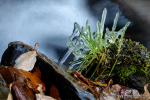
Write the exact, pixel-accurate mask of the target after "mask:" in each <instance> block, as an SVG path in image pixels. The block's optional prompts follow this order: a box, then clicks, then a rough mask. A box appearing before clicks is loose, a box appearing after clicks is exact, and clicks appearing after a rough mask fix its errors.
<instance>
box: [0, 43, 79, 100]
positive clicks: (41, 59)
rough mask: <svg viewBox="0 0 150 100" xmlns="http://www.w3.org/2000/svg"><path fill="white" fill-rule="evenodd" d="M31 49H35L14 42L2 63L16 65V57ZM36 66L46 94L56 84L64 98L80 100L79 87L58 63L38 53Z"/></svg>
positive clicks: (9, 46) (7, 50) (5, 53)
mask: <svg viewBox="0 0 150 100" xmlns="http://www.w3.org/2000/svg"><path fill="white" fill-rule="evenodd" d="M31 50H33V48H32V47H30V46H28V45H26V44H24V43H22V42H19V41H17V42H12V43H10V44H9V45H8V48H7V49H6V51H5V52H4V54H3V56H2V59H1V64H2V65H4V66H14V64H15V60H16V58H18V57H19V56H20V55H21V54H23V53H25V52H28V51H31ZM36 66H38V68H39V69H40V71H41V80H42V82H43V83H45V86H46V92H45V93H46V95H48V94H50V93H49V89H50V87H51V86H52V85H53V84H54V85H55V87H56V88H57V89H58V92H59V94H60V98H61V99H62V100H66V99H75V100H80V96H79V93H78V91H77V87H75V86H74V85H73V84H72V83H71V81H70V80H71V79H68V78H66V77H69V75H68V74H67V73H65V72H64V71H63V70H62V69H61V68H60V67H59V66H58V65H57V64H56V63H54V62H53V61H51V60H50V59H48V58H47V57H46V56H44V55H43V54H41V53H38V55H37V61H36V64H35V67H36ZM70 78H71V77H70Z"/></svg>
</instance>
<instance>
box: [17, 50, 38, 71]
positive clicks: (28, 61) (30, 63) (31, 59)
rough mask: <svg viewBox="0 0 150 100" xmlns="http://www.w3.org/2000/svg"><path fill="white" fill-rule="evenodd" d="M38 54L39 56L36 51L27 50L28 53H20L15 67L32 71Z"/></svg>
mask: <svg viewBox="0 0 150 100" xmlns="http://www.w3.org/2000/svg"><path fill="white" fill-rule="evenodd" d="M36 56H37V53H36V51H29V52H26V53H24V54H22V55H20V56H19V57H18V58H17V59H16V60H15V65H14V67H15V68H17V69H22V70H25V71H31V70H32V69H33V67H34V65H35V62H36Z"/></svg>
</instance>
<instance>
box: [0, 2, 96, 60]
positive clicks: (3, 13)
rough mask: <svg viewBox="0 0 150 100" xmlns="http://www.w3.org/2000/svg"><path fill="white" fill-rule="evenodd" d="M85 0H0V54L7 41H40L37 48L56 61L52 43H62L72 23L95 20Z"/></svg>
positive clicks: (59, 44)
mask: <svg viewBox="0 0 150 100" xmlns="http://www.w3.org/2000/svg"><path fill="white" fill-rule="evenodd" d="M85 1H86V0H0V48H1V50H0V51H1V52H0V56H1V55H2V53H3V51H4V50H5V49H6V48H7V44H8V43H9V42H11V41H23V42H25V43H27V44H30V45H32V46H33V45H34V43H35V42H39V43H40V49H39V50H40V51H41V52H43V53H44V54H46V55H47V56H48V57H49V58H52V59H53V60H55V61H57V59H58V58H57V57H56V54H55V51H54V49H53V47H51V46H50V45H54V46H56V47H60V48H61V47H65V46H66V45H65V43H66V40H67V38H68V36H69V35H70V34H71V33H72V30H73V23H74V22H78V23H79V24H81V25H83V24H85V22H86V20H87V19H88V20H89V22H90V24H92V25H94V23H95V22H96V20H95V19H94V18H93V16H92V15H91V14H90V13H89V11H88V10H87V9H86V5H85V3H86V2H85Z"/></svg>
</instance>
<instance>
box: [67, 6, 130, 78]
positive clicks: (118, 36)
mask: <svg viewBox="0 0 150 100" xmlns="http://www.w3.org/2000/svg"><path fill="white" fill-rule="evenodd" d="M106 15H107V10H106V9H104V11H103V14H102V18H101V21H98V22H97V30H96V32H92V31H91V28H90V26H89V24H88V22H86V25H85V27H80V26H79V25H78V24H77V23H75V24H74V31H73V34H72V35H71V37H70V38H69V42H68V47H69V48H70V49H69V50H71V51H72V53H73V54H74V56H75V58H76V59H75V60H74V64H73V67H72V69H71V70H77V71H79V72H81V73H82V74H84V76H86V77H88V78H90V79H94V80H95V79H99V78H107V77H109V76H111V75H112V72H113V70H114V69H115V65H116V64H117V61H118V57H119V54H120V51H121V49H122V48H121V47H122V45H123V41H124V34H125V31H126V29H127V27H128V26H129V24H130V22H128V23H127V24H126V25H125V26H124V27H123V28H122V29H120V30H119V31H116V27H117V21H118V18H119V13H117V14H116V17H115V19H114V24H113V27H112V29H111V30H109V29H108V28H106V30H105V29H104V25H105V19H106ZM112 48H115V50H114V52H112V51H111V49H112ZM111 53H113V54H111ZM112 58H114V59H113V60H112Z"/></svg>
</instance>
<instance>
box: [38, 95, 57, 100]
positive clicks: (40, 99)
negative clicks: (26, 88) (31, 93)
mask: <svg viewBox="0 0 150 100" xmlns="http://www.w3.org/2000/svg"><path fill="white" fill-rule="evenodd" d="M36 100H56V99H54V98H53V97H50V96H46V95H42V94H36Z"/></svg>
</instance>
